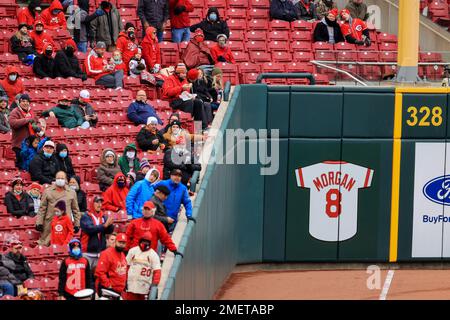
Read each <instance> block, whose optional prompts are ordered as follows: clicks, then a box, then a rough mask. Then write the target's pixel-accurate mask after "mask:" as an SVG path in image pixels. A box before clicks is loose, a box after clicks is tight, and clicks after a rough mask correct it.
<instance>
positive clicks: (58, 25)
mask: <svg viewBox="0 0 450 320" xmlns="http://www.w3.org/2000/svg"><path fill="white" fill-rule="evenodd" d="M55 9H58V10H61V11H60V12H59V13H58V14H53V10H55ZM41 19H42V21H43V22H44V25H45V28H46V29H50V30H56V29H65V28H66V17H65V16H64V8H63V6H62V5H61V2H59V1H58V0H54V1H53V2H52V3H51V4H50V7H48V8H47V9H45V10H44V11H42V14H41Z"/></svg>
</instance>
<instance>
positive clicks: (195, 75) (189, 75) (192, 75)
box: [187, 68, 200, 81]
mask: <svg viewBox="0 0 450 320" xmlns="http://www.w3.org/2000/svg"><path fill="white" fill-rule="evenodd" d="M199 74H200V71H198V69H196V68H194V69H191V70H189V71H188V73H187V78H188V79H189V80H190V81H195V80H197V79H198V75H199Z"/></svg>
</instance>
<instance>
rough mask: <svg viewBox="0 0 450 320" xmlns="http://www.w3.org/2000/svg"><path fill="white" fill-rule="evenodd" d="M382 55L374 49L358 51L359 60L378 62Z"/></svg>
mask: <svg viewBox="0 0 450 320" xmlns="http://www.w3.org/2000/svg"><path fill="white" fill-rule="evenodd" d="M379 59H380V57H379V55H378V52H372V51H359V52H358V60H359V61H366V62H367V61H373V62H377V61H379Z"/></svg>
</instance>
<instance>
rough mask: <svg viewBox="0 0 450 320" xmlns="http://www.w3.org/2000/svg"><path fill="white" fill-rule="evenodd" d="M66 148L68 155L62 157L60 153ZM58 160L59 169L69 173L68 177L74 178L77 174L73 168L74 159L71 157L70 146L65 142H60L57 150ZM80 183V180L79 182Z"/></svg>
mask: <svg viewBox="0 0 450 320" xmlns="http://www.w3.org/2000/svg"><path fill="white" fill-rule="evenodd" d="M64 149H66V150H67V156H66V157H65V158H61V157H60V155H59V153H60V152H61V151H62V150H64ZM55 157H56V161H57V162H58V166H59V170H61V171H64V172H65V173H66V174H67V179H70V178H72V177H73V176H74V175H75V170H73V165H72V159H70V153H69V148H67V146H66V145H65V144H63V143H58V144H57V145H56V150H55ZM78 184H79V182H78Z"/></svg>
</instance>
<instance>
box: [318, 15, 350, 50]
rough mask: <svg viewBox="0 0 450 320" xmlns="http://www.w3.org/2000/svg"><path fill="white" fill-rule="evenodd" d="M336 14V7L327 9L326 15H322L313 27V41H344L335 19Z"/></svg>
mask: <svg viewBox="0 0 450 320" xmlns="http://www.w3.org/2000/svg"><path fill="white" fill-rule="evenodd" d="M338 15H339V11H338V9H333V10H330V11H328V13H327V16H326V17H324V18H323V19H322V20H321V21H320V22H319V23H318V24H317V25H316V28H315V29H314V34H313V39H314V42H318V41H322V42H328V43H339V42H344V41H345V39H344V36H343V35H342V32H341V27H340V25H339V23H338V22H337V20H336V19H337V17H338Z"/></svg>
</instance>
